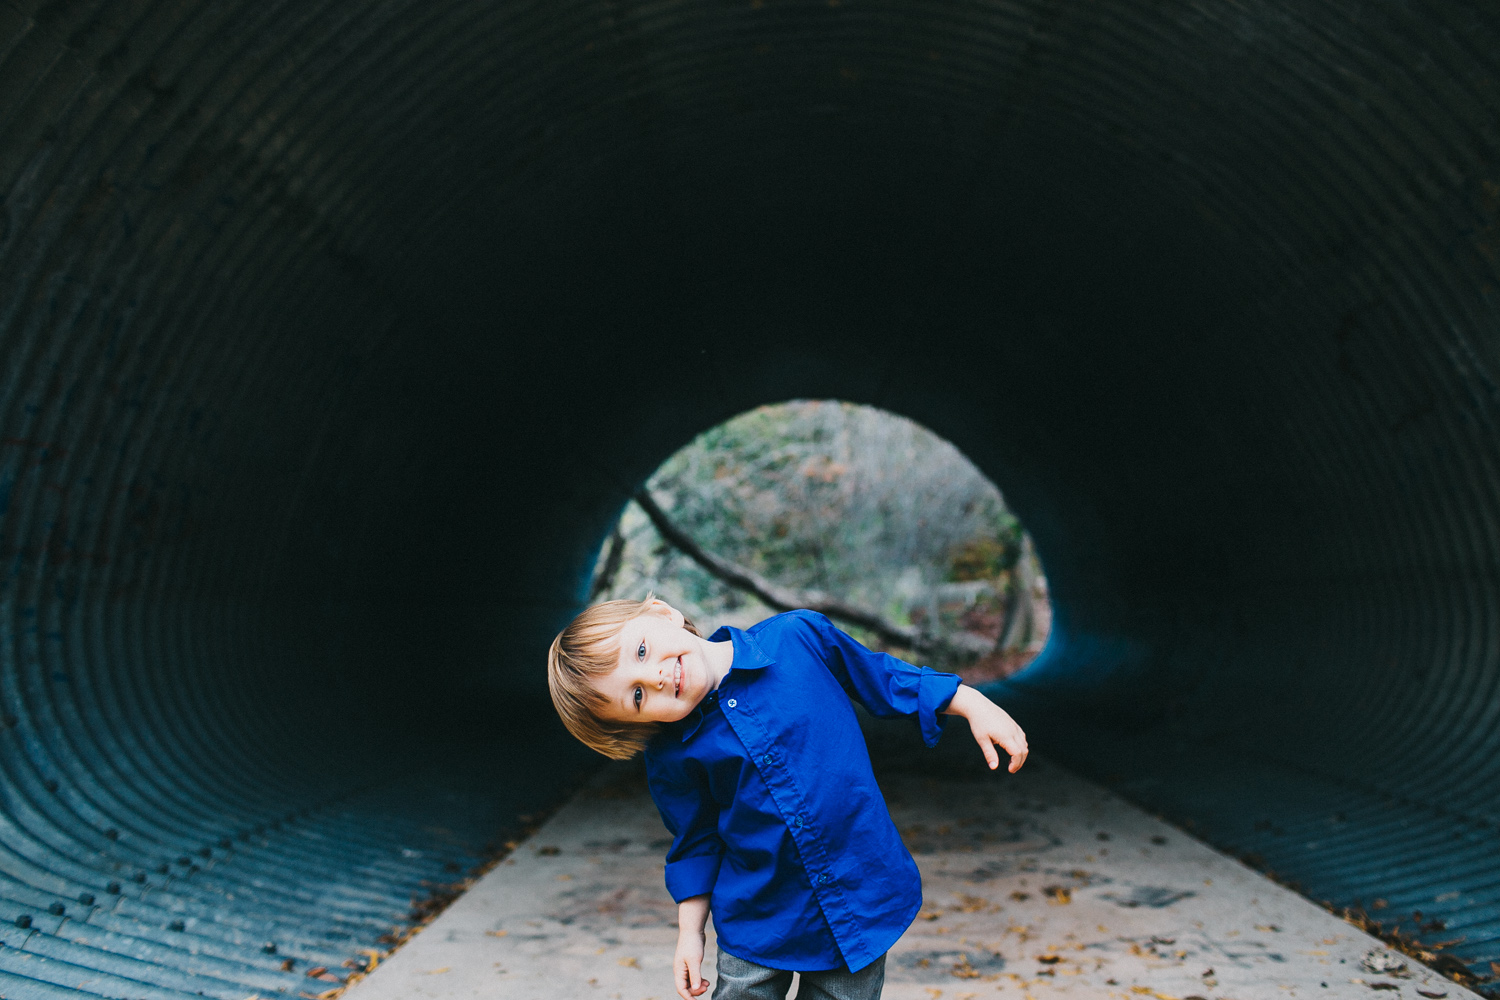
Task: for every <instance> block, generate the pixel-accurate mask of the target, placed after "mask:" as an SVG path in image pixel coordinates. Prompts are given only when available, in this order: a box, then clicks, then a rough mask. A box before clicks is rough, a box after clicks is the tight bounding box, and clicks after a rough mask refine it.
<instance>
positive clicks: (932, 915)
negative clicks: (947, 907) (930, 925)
mask: <svg viewBox="0 0 1500 1000" xmlns="http://www.w3.org/2000/svg"><path fill="white" fill-rule="evenodd" d="M942 915H943V911H942V910H923V911H922V912H921V913H918V914H917V919H918V920H936V919H937V918H938V917H941V916H942Z"/></svg>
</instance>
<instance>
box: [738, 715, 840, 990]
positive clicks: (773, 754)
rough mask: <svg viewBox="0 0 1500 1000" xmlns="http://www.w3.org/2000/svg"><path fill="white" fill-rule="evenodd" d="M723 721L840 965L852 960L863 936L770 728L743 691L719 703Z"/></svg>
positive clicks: (815, 823) (791, 771)
mask: <svg viewBox="0 0 1500 1000" xmlns="http://www.w3.org/2000/svg"><path fill="white" fill-rule="evenodd" d="M720 705H722V706H723V709H724V717H725V719H726V720H728V722H729V725H730V728H731V729H733V730H734V733H735V735H736V736H738V737H739V739H740V743H741V744H742V745H743V746H744V747H745V750H746V752H747V753H748V754H749V755H750V760H751V763H753V764H754V765H755V769H756V771H758V772H759V773H760V776H761V780H762V781H763V782H765V785H766V788H767V790H769V791H770V793H771V800H772V801H773V802H775V803H776V808H777V809H778V810H780V812H781V818H782V821H783V822H785V823H786V825H787V829H788V830H790V831H791V834H792V840H793V841H794V842H795V843H796V845H797V850H798V853H799V854H801V856H802V867H803V869H804V871H805V872H806V873H807V879H808V882H810V883H811V884H812V887H813V893H814V895H816V896H817V898H818V904H819V905H820V906H821V907H822V909H823V916H824V917H825V918H826V919H827V920H828V926H829V928H830V929H831V930H832V931H833V935H834V938H835V939H836V940H837V941H838V945H839V949H840V950H841V951H842V952H843V953H844V957H845V960H846V961H849V962H851V964H852V962H853V961H854V960H855V959H857V958H858V957H860V956H862V955H863V952H864V951H865V949H866V947H867V946H866V945H865V941H864V934H863V933H862V932H861V931H860V927H859V922H858V921H857V920H855V919H854V915H853V911H852V908H851V907H850V906H849V903H848V900H847V898H846V897H845V895H844V887H843V886H841V885H840V884H839V879H838V876H837V875H836V874H835V873H834V870H833V865H832V859H830V858H829V856H828V851H827V848H826V847H825V846H824V844H823V842H822V840H821V839H820V838H819V831H818V822H817V817H815V816H813V815H812V814H811V812H810V811H809V810H808V809H807V803H806V800H805V799H804V798H803V796H802V790H801V789H800V788H799V787H798V786H797V781H796V777H795V775H794V772H793V770H792V768H790V767H788V766H787V763H788V762H787V760H786V756H785V751H784V750H783V749H782V748H781V747H779V746H777V745H776V741H775V739H774V738H773V737H772V735H771V733H770V730H769V729H768V728H767V726H766V725H765V723H764V722H763V721H762V720H761V717H760V715H759V713H757V712H756V711H755V708H754V707H753V705H752V704H751V700H750V699H749V698H747V697H746V693H745V691H744V690H743V689H739V690H737V691H736V692H735V693H734V694H733V695H732V696H730V697H727V698H724V699H723V700H721V701H720Z"/></svg>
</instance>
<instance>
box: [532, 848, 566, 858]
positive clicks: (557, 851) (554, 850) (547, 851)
mask: <svg viewBox="0 0 1500 1000" xmlns="http://www.w3.org/2000/svg"><path fill="white" fill-rule="evenodd" d="M536 852H537V853H538V854H543V855H546V856H547V857H551V856H553V855H554V854H561V853H562V850H561V849H560V848H556V847H538V848H537V849H536Z"/></svg>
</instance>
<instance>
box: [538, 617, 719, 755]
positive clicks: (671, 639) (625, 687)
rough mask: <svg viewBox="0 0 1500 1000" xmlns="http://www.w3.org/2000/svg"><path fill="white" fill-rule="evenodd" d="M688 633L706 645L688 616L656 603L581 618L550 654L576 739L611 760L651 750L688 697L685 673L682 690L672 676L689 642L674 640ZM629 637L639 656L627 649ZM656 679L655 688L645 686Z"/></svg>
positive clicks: (556, 695) (554, 684)
mask: <svg viewBox="0 0 1500 1000" xmlns="http://www.w3.org/2000/svg"><path fill="white" fill-rule="evenodd" d="M683 632H685V633H687V634H688V635H690V636H691V637H693V638H694V639H698V640H699V641H701V637H700V634H699V632H698V629H697V628H696V627H695V626H694V625H693V623H692V622H690V621H688V620H687V618H686V617H684V616H683V614H682V612H680V611H678V610H677V609H675V608H673V607H671V606H670V605H668V604H667V603H666V602H665V601H660V600H657V599H655V598H653V597H647V598H646V599H645V600H644V601H605V602H604V603H603V604H596V605H594V606H593V607H591V608H588V609H587V610H585V611H584V612H583V613H582V614H580V615H579V616H578V617H577V618H574V619H573V621H572V623H571V624H570V625H569V626H568V627H567V628H565V629H563V630H562V631H561V632H559V633H558V634H557V638H555V639H553V640H552V648H551V649H549V650H548V651H547V687H548V688H549V689H550V690H551V692H552V704H553V705H554V706H556V708H557V714H558V715H560V716H561V717H562V720H563V725H565V726H567V727H568V732H570V733H572V734H573V735H574V736H576V737H578V739H579V740H581V741H582V742H583V743H585V744H586V745H587V746H589V747H590V748H592V749H594V750H597V751H599V752H600V753H602V754H604V755H605V756H606V757H613V758H614V759H616V760H626V759H628V758H630V757H633V756H635V755H636V754H637V753H639V752H640V750H641V749H642V748H643V747H645V745H646V742H647V741H648V740H649V739H650V738H651V736H652V734H653V733H655V732H656V728H657V725H656V724H657V722H659V721H662V720H663V719H670V718H671V717H672V716H674V715H676V716H677V717H679V718H680V717H681V716H680V715H678V714H677V711H676V709H677V708H680V707H681V703H680V700H678V699H677V696H678V695H680V694H686V693H688V692H685V691H682V690H681V687H682V685H681V683H680V667H678V668H677V670H678V674H679V682H678V683H676V684H674V682H673V676H672V672H673V670H674V667H673V664H674V662H675V663H680V660H681V657H680V656H679V655H677V654H678V653H679V648H678V647H679V646H680V645H682V642H681V639H685V638H686V637H679V636H677V635H674V633H683ZM627 633H628V638H629V639H630V644H631V646H632V647H633V648H632V650H631V651H630V653H631V654H632V655H626V650H625V649H624V644H623V643H622V638H624V637H627ZM674 657H676V658H675V660H674ZM648 673H649V676H650V678H651V679H652V681H653V683H643V682H642V679H643V678H645V677H646V676H647V674H648ZM694 679H696V678H694ZM697 686H698V685H696V684H695V685H692V687H693V688H694V689H696V687H697ZM699 697H701V695H699ZM651 698H655V699H656V704H650V703H649V701H650V699H651ZM694 704H696V701H694ZM662 707H665V709H666V714H665V715H663V714H662V713H661V711H660V709H661V708H662ZM688 709H689V710H691V706H688ZM682 714H686V712H683V713H682ZM637 719H640V721H636V720H637Z"/></svg>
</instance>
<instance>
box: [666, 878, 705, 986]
mask: <svg viewBox="0 0 1500 1000" xmlns="http://www.w3.org/2000/svg"><path fill="white" fill-rule="evenodd" d="M708 899H709V897H708V896H706V895H704V896H693V897H692V898H690V899H684V900H683V901H682V902H680V903H678V904H677V957H676V958H674V959H673V960H672V978H673V979H674V980H675V984H674V985H676V987H677V995H678V996H680V997H682V1000H693V998H694V997H698V996H702V995H703V994H705V993H707V992H708V980H706V979H704V978H703V976H702V975H700V974H699V969H700V968H701V967H702V965H703V928H704V926H705V925H707V923H708Z"/></svg>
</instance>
